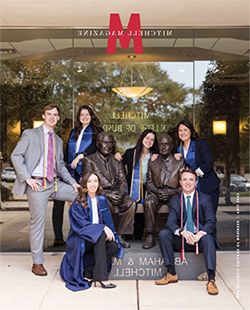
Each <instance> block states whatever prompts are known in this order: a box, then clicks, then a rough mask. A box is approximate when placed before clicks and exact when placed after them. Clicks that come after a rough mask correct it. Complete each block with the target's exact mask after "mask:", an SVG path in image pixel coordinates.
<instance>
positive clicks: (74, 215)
mask: <svg viewBox="0 0 250 310" xmlns="http://www.w3.org/2000/svg"><path fill="white" fill-rule="evenodd" d="M101 192H102V189H101V187H100V186H99V177H98V176H97V174H95V173H92V172H88V173H87V174H86V175H84V176H83V179H82V181H81V187H80V188H79V192H78V196H77V198H76V199H75V201H74V202H73V204H72V206H71V207H70V209H69V220H70V231H69V235H68V239H67V247H66V254H65V256H64V258H63V261H62V264H61V268H60V275H61V277H62V279H63V280H64V281H65V282H66V287H67V288H68V289H70V290H72V291H79V290H84V289H87V288H89V287H90V286H91V283H92V282H93V281H94V283H95V285H96V282H99V283H100V285H101V287H102V288H115V287H116V285H115V284H112V283H110V282H109V280H108V272H109V271H110V269H111V265H112V264H111V261H110V259H111V258H112V257H113V256H114V255H116V256H117V257H119V258H122V257H123V254H124V251H123V248H122V246H121V244H120V241H119V238H118V235H117V233H116V231H115V227H114V224H113V220H112V216H111V213H110V210H109V205H108V201H107V198H106V197H105V196H103V195H101Z"/></svg>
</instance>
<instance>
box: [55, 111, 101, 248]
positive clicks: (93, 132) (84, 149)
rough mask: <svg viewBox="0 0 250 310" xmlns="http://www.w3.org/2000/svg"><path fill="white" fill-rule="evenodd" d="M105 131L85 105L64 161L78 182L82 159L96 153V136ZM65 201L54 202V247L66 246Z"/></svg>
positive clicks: (78, 116) (79, 114)
mask: <svg viewBox="0 0 250 310" xmlns="http://www.w3.org/2000/svg"><path fill="white" fill-rule="evenodd" d="M101 131H103V130H102V128H101V125H100V121H99V119H98V118H97V116H96V115H95V113H94V112H93V110H92V109H91V107H89V106H88V105H83V106H81V107H80V108H79V109H78V112H77V123H76V126H75V128H74V129H73V130H72V131H71V132H70V135H69V141H68V144H67V147H66V150H65V153H64V161H65V163H66V164H67V168H68V170H69V173H70V174H71V176H72V177H73V178H74V179H75V180H76V181H77V182H78V183H80V182H81V177H82V159H83V158H84V157H85V156H88V155H90V154H93V153H95V152H96V139H95V138H96V136H97V135H98V133H99V132H101ZM63 211H64V201H59V200H54V206H53V213H52V222H53V229H54V234H55V240H54V246H60V245H64V244H65V241H64V240H63V232H62V224H63Z"/></svg>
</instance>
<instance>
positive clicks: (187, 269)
mask: <svg viewBox="0 0 250 310" xmlns="http://www.w3.org/2000/svg"><path fill="white" fill-rule="evenodd" d="M144 242H145V240H135V241H130V245H131V247H130V248H129V249H125V254H124V257H123V259H122V260H121V259H117V258H114V260H113V266H112V270H111V273H110V275H109V279H110V280H157V279H160V278H162V277H163V275H164V274H165V273H166V271H167V269H166V267H165V266H164V259H163V258H162V255H161V252H160V248H159V245H158V241H156V243H157V244H156V246H155V247H153V248H151V249H148V250H145V249H143V248H142V245H143V243H144ZM175 267H176V272H177V274H178V278H179V280H196V278H197V276H198V275H199V274H201V273H202V272H204V271H206V268H205V263H204V259H203V254H202V253H201V254H198V255H196V254H195V253H185V260H183V261H181V253H175Z"/></svg>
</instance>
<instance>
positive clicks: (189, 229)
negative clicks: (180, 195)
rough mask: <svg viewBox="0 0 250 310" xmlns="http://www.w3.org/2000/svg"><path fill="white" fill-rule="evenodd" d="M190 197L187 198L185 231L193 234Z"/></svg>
mask: <svg viewBox="0 0 250 310" xmlns="http://www.w3.org/2000/svg"><path fill="white" fill-rule="evenodd" d="M190 198H191V196H187V230H188V231H190V232H192V233H194V224H193V216H192V206H191V202H190Z"/></svg>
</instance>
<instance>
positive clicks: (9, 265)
mask: <svg viewBox="0 0 250 310" xmlns="http://www.w3.org/2000/svg"><path fill="white" fill-rule="evenodd" d="M242 200H243V199H242ZM4 206H5V208H8V209H10V208H12V210H13V211H0V223H1V225H0V228H1V235H0V237H1V249H2V253H1V254H0V309H1V310H12V309H17V310H22V309H23V310H50V309H51V310H52V309H53V310H59V309H60V310H64V309H65V310H66V309H67V310H77V309H88V310H92V309H93V310H95V309H96V310H97V309H98V310H105V309H108V310H113V309H114V310H163V309H164V310H166V309H174V310H178V309H185V310H189V309H190V310H197V309H201V310H204V309H213V310H217V309H218V310H221V309H227V310H233V309H245V310H248V309H250V301H249V296H250V285H249V281H250V273H249V265H250V252H249V251H247V250H248V249H249V197H247V198H244V201H241V204H240V205H239V207H237V205H234V206H225V205H223V204H221V205H220V206H219V208H218V213H217V218H218V223H217V227H218V230H217V233H218V237H219V238H220V239H221V240H223V239H224V238H225V237H226V238H227V239H228V240H225V241H226V242H227V244H229V246H227V249H229V250H230V249H231V250H230V251H219V252H217V275H216V282H217V285H218V288H219V292H220V293H219V295H217V296H210V295H208V294H207V292H206V282H199V281H179V282H178V283H176V284H170V285H167V286H163V287H159V286H156V285H155V284H154V281H149V280H148V281H146V280H121V281H119V280H115V281H113V282H114V283H115V284H117V288H115V289H113V290H104V289H102V288H101V287H100V286H99V287H96V288H95V287H92V288H91V289H89V290H86V291H81V292H77V293H73V292H71V291H69V290H68V289H67V288H65V286H64V282H63V281H62V280H61V279H60V276H59V273H58V270H59V267H60V263H61V260H62V256H63V252H64V250H65V247H62V248H61V249H60V247H59V248H57V249H56V248H55V247H53V246H52V245H53V239H54V238H53V230H52V223H51V209H52V202H51V201H50V202H49V204H48V210H47V214H46V227H45V239H44V240H45V241H44V251H45V267H46V269H47V270H48V273H49V275H48V276H47V277H37V276H35V275H34V274H32V273H31V265H32V259H31V255H30V254H29V253H28V252H29V212H28V211H20V210H21V209H23V210H26V209H27V208H28V204H27V201H25V200H23V201H15V202H14V201H12V202H11V201H10V202H6V203H4ZM67 209H68V208H67V207H65V214H64V215H65V220H64V236H65V238H66V236H67V233H68V229H69V222H68V216H67ZM14 210H16V211H14ZM238 211H239V213H240V214H237V213H238ZM237 221H238V222H239V229H240V230H239V231H240V236H239V237H240V240H243V241H242V242H240V244H239V247H238V248H237V243H236V241H235V240H236V237H237V226H236V223H237ZM236 249H238V250H239V251H238V252H237V251H236ZM55 251H57V252H55ZM60 251H61V252H60ZM125 251H126V250H125ZM125 255H126V254H125Z"/></svg>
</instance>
